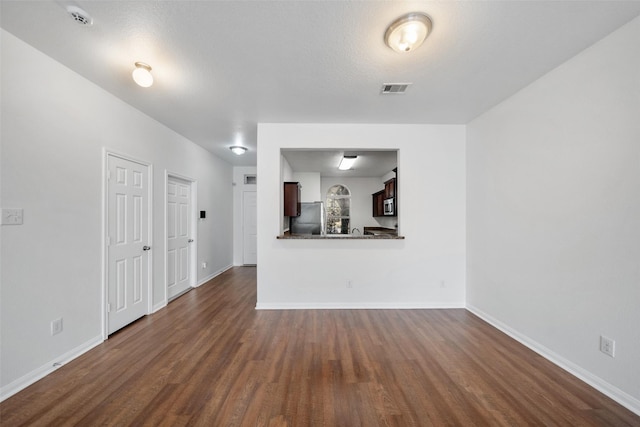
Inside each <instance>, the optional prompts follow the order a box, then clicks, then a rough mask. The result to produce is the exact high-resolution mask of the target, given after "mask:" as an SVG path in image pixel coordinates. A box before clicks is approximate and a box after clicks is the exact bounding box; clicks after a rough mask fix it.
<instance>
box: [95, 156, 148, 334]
mask: <svg viewBox="0 0 640 427" xmlns="http://www.w3.org/2000/svg"><path fill="white" fill-rule="evenodd" d="M110 156H111V157H118V158H120V159H123V160H127V161H129V162H133V163H138V164H140V165H143V166H146V167H147V170H148V172H149V173H148V175H147V200H148V203H149V206H148V209H147V233H148V238H149V246H151V247H152V248H153V164H151V163H149V162H147V161H144V160H140V159H137V158H135V157H132V156H129V155H128V154H123V153H120V152H117V151H115V150H111V149H108V148H106V147H103V148H102V301H101V317H102V340H103V341H104V340H107V339H108V338H109V317H108V316H109V312H108V311H107V304H108V303H109V277H108V272H109V265H108V263H109V244H108V241H109V236H108V234H109V179H108V176H107V175H108V172H109V157H110ZM148 256H149V261H148V263H147V296H148V298H147V314H149V313H151V311H152V307H153V251H148Z"/></svg>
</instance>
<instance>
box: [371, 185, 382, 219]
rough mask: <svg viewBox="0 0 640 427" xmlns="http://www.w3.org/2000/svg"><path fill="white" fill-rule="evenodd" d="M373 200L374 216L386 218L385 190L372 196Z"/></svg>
mask: <svg viewBox="0 0 640 427" xmlns="http://www.w3.org/2000/svg"><path fill="white" fill-rule="evenodd" d="M371 198H372V199H373V216H374V217H375V216H384V190H380V191H378V192H377V193H373V194H372V195H371Z"/></svg>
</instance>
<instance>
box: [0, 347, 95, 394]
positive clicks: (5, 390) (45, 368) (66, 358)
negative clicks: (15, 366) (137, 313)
mask: <svg viewBox="0 0 640 427" xmlns="http://www.w3.org/2000/svg"><path fill="white" fill-rule="evenodd" d="M103 341H104V340H103V338H102V336H101V335H99V336H96V337H94V338H92V339H90V340H89V341H87V342H85V343H83V344H80V345H79V346H78V347H76V348H74V349H71V350H69V351H68V352H66V353H64V354H62V355H61V356H60V357H56V358H55V359H54V360H51V361H49V362H47V363H45V364H44V365H42V366H41V367H39V368H37V369H34V370H33V371H31V372H28V373H27V374H25V375H23V376H21V377H20V378H18V379H16V380H14V381H12V382H10V383H9V384H7V385H5V386H4V387H2V388H1V389H0V402H2V401H4V400H5V399H8V398H9V397H11V396H13V395H14V394H16V393H18V392H19V391H21V390H24V389H25V388H27V387H29V386H30V385H31V384H33V383H35V382H36V381H39V380H41V379H42V378H44V377H46V376H47V375H49V374H50V373H51V372H53V371H55V370H56V369H58V368H59V367H61V366H62V365H64V364H66V363H69V362H70V361H72V360H73V359H75V358H76V357H79V356H81V355H83V354H84V353H86V352H87V351H89V350H91V349H92V348H94V347H96V346H98V345H100V344H102V343H103Z"/></svg>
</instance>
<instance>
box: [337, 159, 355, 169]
mask: <svg viewBox="0 0 640 427" xmlns="http://www.w3.org/2000/svg"><path fill="white" fill-rule="evenodd" d="M357 158H358V156H343V157H342V160H340V165H339V166H338V169H340V170H341V171H348V170H349V169H351V167H352V166H353V164H354V163H355V162H356V159H357Z"/></svg>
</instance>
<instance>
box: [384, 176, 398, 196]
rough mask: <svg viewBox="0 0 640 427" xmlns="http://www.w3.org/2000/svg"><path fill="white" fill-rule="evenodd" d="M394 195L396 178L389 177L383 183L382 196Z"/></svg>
mask: <svg viewBox="0 0 640 427" xmlns="http://www.w3.org/2000/svg"><path fill="white" fill-rule="evenodd" d="M392 197H396V178H391V179H390V180H388V181H385V183H384V198H385V199H390V198H392Z"/></svg>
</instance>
